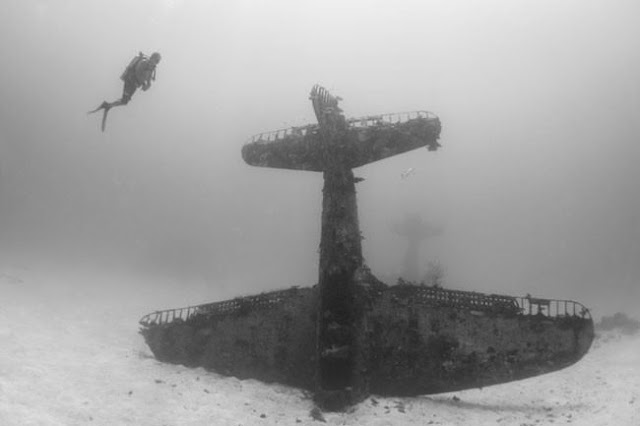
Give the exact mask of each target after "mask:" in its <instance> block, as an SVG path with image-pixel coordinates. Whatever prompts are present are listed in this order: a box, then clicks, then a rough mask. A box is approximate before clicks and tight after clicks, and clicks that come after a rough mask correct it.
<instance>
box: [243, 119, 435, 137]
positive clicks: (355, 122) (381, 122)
mask: <svg viewBox="0 0 640 426" xmlns="http://www.w3.org/2000/svg"><path fill="white" fill-rule="evenodd" d="M417 119H423V120H438V116H436V115H435V114H434V113H432V112H429V111H409V112H395V113H390V114H378V115H368V116H366V117H358V118H350V119H348V120H347V125H348V126H349V127H353V128H356V129H364V128H371V127H384V126H391V125H395V124H403V123H406V122H408V121H410V120H417ZM319 128H320V126H318V125H317V124H310V125H307V126H297V127H289V128H286V129H278V130H272V131H269V132H263V133H258V134H257V135H253V136H252V137H250V138H249V140H248V141H247V142H246V143H256V142H257V143H269V142H275V141H279V140H282V139H285V138H287V137H290V136H301V137H302V136H306V135H307V133H309V132H315V131H317V130H318V129H319Z"/></svg>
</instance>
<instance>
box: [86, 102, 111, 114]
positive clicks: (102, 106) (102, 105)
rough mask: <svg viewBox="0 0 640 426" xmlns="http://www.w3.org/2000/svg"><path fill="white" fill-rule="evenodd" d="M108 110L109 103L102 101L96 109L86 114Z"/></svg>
mask: <svg viewBox="0 0 640 426" xmlns="http://www.w3.org/2000/svg"><path fill="white" fill-rule="evenodd" d="M109 108H110V107H109V102H107V101H103V102H102V103H101V104H100V106H99V107H98V108H96V109H93V110H91V111H89V112H88V113H87V114H93V113H94V112H98V111H100V110H101V109H105V110H106V109H109Z"/></svg>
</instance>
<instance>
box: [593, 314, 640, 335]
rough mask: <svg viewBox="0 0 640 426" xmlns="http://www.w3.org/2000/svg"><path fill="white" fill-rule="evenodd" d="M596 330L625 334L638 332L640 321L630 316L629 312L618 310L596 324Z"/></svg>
mask: <svg viewBox="0 0 640 426" xmlns="http://www.w3.org/2000/svg"><path fill="white" fill-rule="evenodd" d="M595 328H596V331H615V330H618V331H620V332H622V333H624V334H636V333H638V331H640V321H638V320H636V319H634V318H631V317H629V316H628V315H627V314H625V313H622V312H617V313H616V314H614V315H612V316H610V317H606V316H605V317H602V319H601V320H600V322H599V323H597V324H596V326H595Z"/></svg>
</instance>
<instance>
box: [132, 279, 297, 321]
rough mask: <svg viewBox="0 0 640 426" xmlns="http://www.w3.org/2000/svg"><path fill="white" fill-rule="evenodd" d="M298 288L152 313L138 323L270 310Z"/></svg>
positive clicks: (289, 297) (295, 294)
mask: <svg viewBox="0 0 640 426" xmlns="http://www.w3.org/2000/svg"><path fill="white" fill-rule="evenodd" d="M298 291H299V290H298V288H297V287H293V288H290V289H287V290H280V291H273V292H269V293H263V294H258V295H256V296H247V297H237V298H235V299H231V300H224V301H221V302H213V303H205V304H202V305H195V306H187V307H185V308H178V309H166V310H162V311H154V312H151V313H149V314H147V315H145V316H143V317H142V318H141V319H140V321H139V323H140V324H141V325H143V326H145V327H148V326H152V325H162V324H169V323H173V322H178V321H188V320H190V319H192V318H194V317H195V316H200V315H201V316H206V317H215V316H225V315H231V314H236V313H239V312H251V311H253V310H259V309H270V308H273V307H275V306H280V305H282V304H283V303H286V302H288V301H291V300H292V299H293V298H294V297H296V296H297V295H298Z"/></svg>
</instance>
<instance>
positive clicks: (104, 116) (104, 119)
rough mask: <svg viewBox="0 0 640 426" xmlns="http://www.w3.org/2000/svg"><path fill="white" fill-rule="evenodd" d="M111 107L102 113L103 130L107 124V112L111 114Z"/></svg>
mask: <svg viewBox="0 0 640 426" xmlns="http://www.w3.org/2000/svg"><path fill="white" fill-rule="evenodd" d="M109 109H111V108H110V107H107V108H105V109H104V113H103V114H102V131H103V132H104V128H105V127H106V125H107V114H109Z"/></svg>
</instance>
